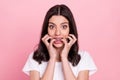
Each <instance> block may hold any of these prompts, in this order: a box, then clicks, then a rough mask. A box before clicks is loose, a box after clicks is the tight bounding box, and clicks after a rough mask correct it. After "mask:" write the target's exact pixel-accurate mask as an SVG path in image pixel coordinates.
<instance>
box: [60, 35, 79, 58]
mask: <svg viewBox="0 0 120 80" xmlns="http://www.w3.org/2000/svg"><path fill="white" fill-rule="evenodd" d="M67 38H68V39H69V42H68V41H67V40H66V39H62V41H63V43H64V47H63V49H62V51H61V53H60V57H61V58H66V59H67V57H68V53H69V50H70V48H71V47H72V45H73V44H74V43H75V42H76V40H77V39H76V37H75V36H74V35H73V34H69V35H68V37H67Z"/></svg>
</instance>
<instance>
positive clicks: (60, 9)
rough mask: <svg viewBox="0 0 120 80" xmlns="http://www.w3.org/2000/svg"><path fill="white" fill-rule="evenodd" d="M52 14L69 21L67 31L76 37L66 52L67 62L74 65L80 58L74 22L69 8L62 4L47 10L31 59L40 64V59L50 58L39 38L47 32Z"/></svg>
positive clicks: (46, 59)
mask: <svg viewBox="0 0 120 80" xmlns="http://www.w3.org/2000/svg"><path fill="white" fill-rule="evenodd" d="M53 15H62V16H64V17H65V18H66V19H67V20H68V21H69V27H70V32H69V33H70V34H73V35H75V37H76V38H77V41H76V42H75V43H74V44H73V45H72V47H71V49H70V51H69V53H68V60H69V62H71V64H72V65H73V66H76V65H77V64H78V63H79V61H80V59H81V56H80V55H79V54H78V49H79V46H78V33H77V28H76V23H75V20H74V17H73V14H72V12H71V10H70V9H69V8H68V7H67V6H66V5H63V4H62V5H55V6H53V7H51V8H50V9H49V10H48V12H47V14H46V16H45V19H44V22H43V25H42V31H41V38H40V41H39V44H38V48H37V49H36V50H35V52H34V55H33V59H34V60H36V61H37V62H38V63H39V64H41V62H42V61H48V60H49V58H50V56H49V53H48V50H47V48H46V46H45V44H44V43H43V42H42V40H41V39H42V37H44V36H45V35H46V34H47V33H48V22H49V19H50V18H51V17H52V16H53Z"/></svg>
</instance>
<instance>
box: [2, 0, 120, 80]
mask: <svg viewBox="0 0 120 80" xmlns="http://www.w3.org/2000/svg"><path fill="white" fill-rule="evenodd" d="M61 3H64V4H66V5H68V6H69V7H70V8H71V10H72V12H73V14H74V17H75V20H76V24H77V26H78V27H77V28H78V31H79V42H80V43H79V44H80V48H81V49H82V50H87V51H88V52H90V54H91V56H92V57H93V59H94V61H95V63H96V65H97V67H98V71H97V72H96V74H94V75H92V76H91V77H90V80H120V69H119V68H120V63H119V60H120V58H119V57H120V36H119V35H120V0H69V1H68V0H66V1H65V0H43V1H41V0H0V80H29V77H28V76H27V75H25V74H24V73H23V72H22V68H23V66H24V64H25V62H26V60H27V57H28V55H29V53H30V52H31V51H33V50H34V48H35V46H36V45H37V44H38V41H39V35H40V30H41V25H42V22H43V19H44V16H45V14H46V11H47V10H48V9H49V8H50V7H51V6H53V5H55V4H61Z"/></svg>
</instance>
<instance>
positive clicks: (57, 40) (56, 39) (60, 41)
mask: <svg viewBox="0 0 120 80" xmlns="http://www.w3.org/2000/svg"><path fill="white" fill-rule="evenodd" d="M61 39H62V38H55V41H54V43H55V44H61V43H62V40H61Z"/></svg>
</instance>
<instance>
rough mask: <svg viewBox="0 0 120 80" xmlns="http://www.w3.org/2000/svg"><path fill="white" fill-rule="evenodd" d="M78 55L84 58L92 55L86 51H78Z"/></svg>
mask: <svg viewBox="0 0 120 80" xmlns="http://www.w3.org/2000/svg"><path fill="white" fill-rule="evenodd" d="M78 54H79V55H80V56H81V57H83V56H87V55H90V53H89V52H88V51H86V50H79V51H78Z"/></svg>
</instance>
